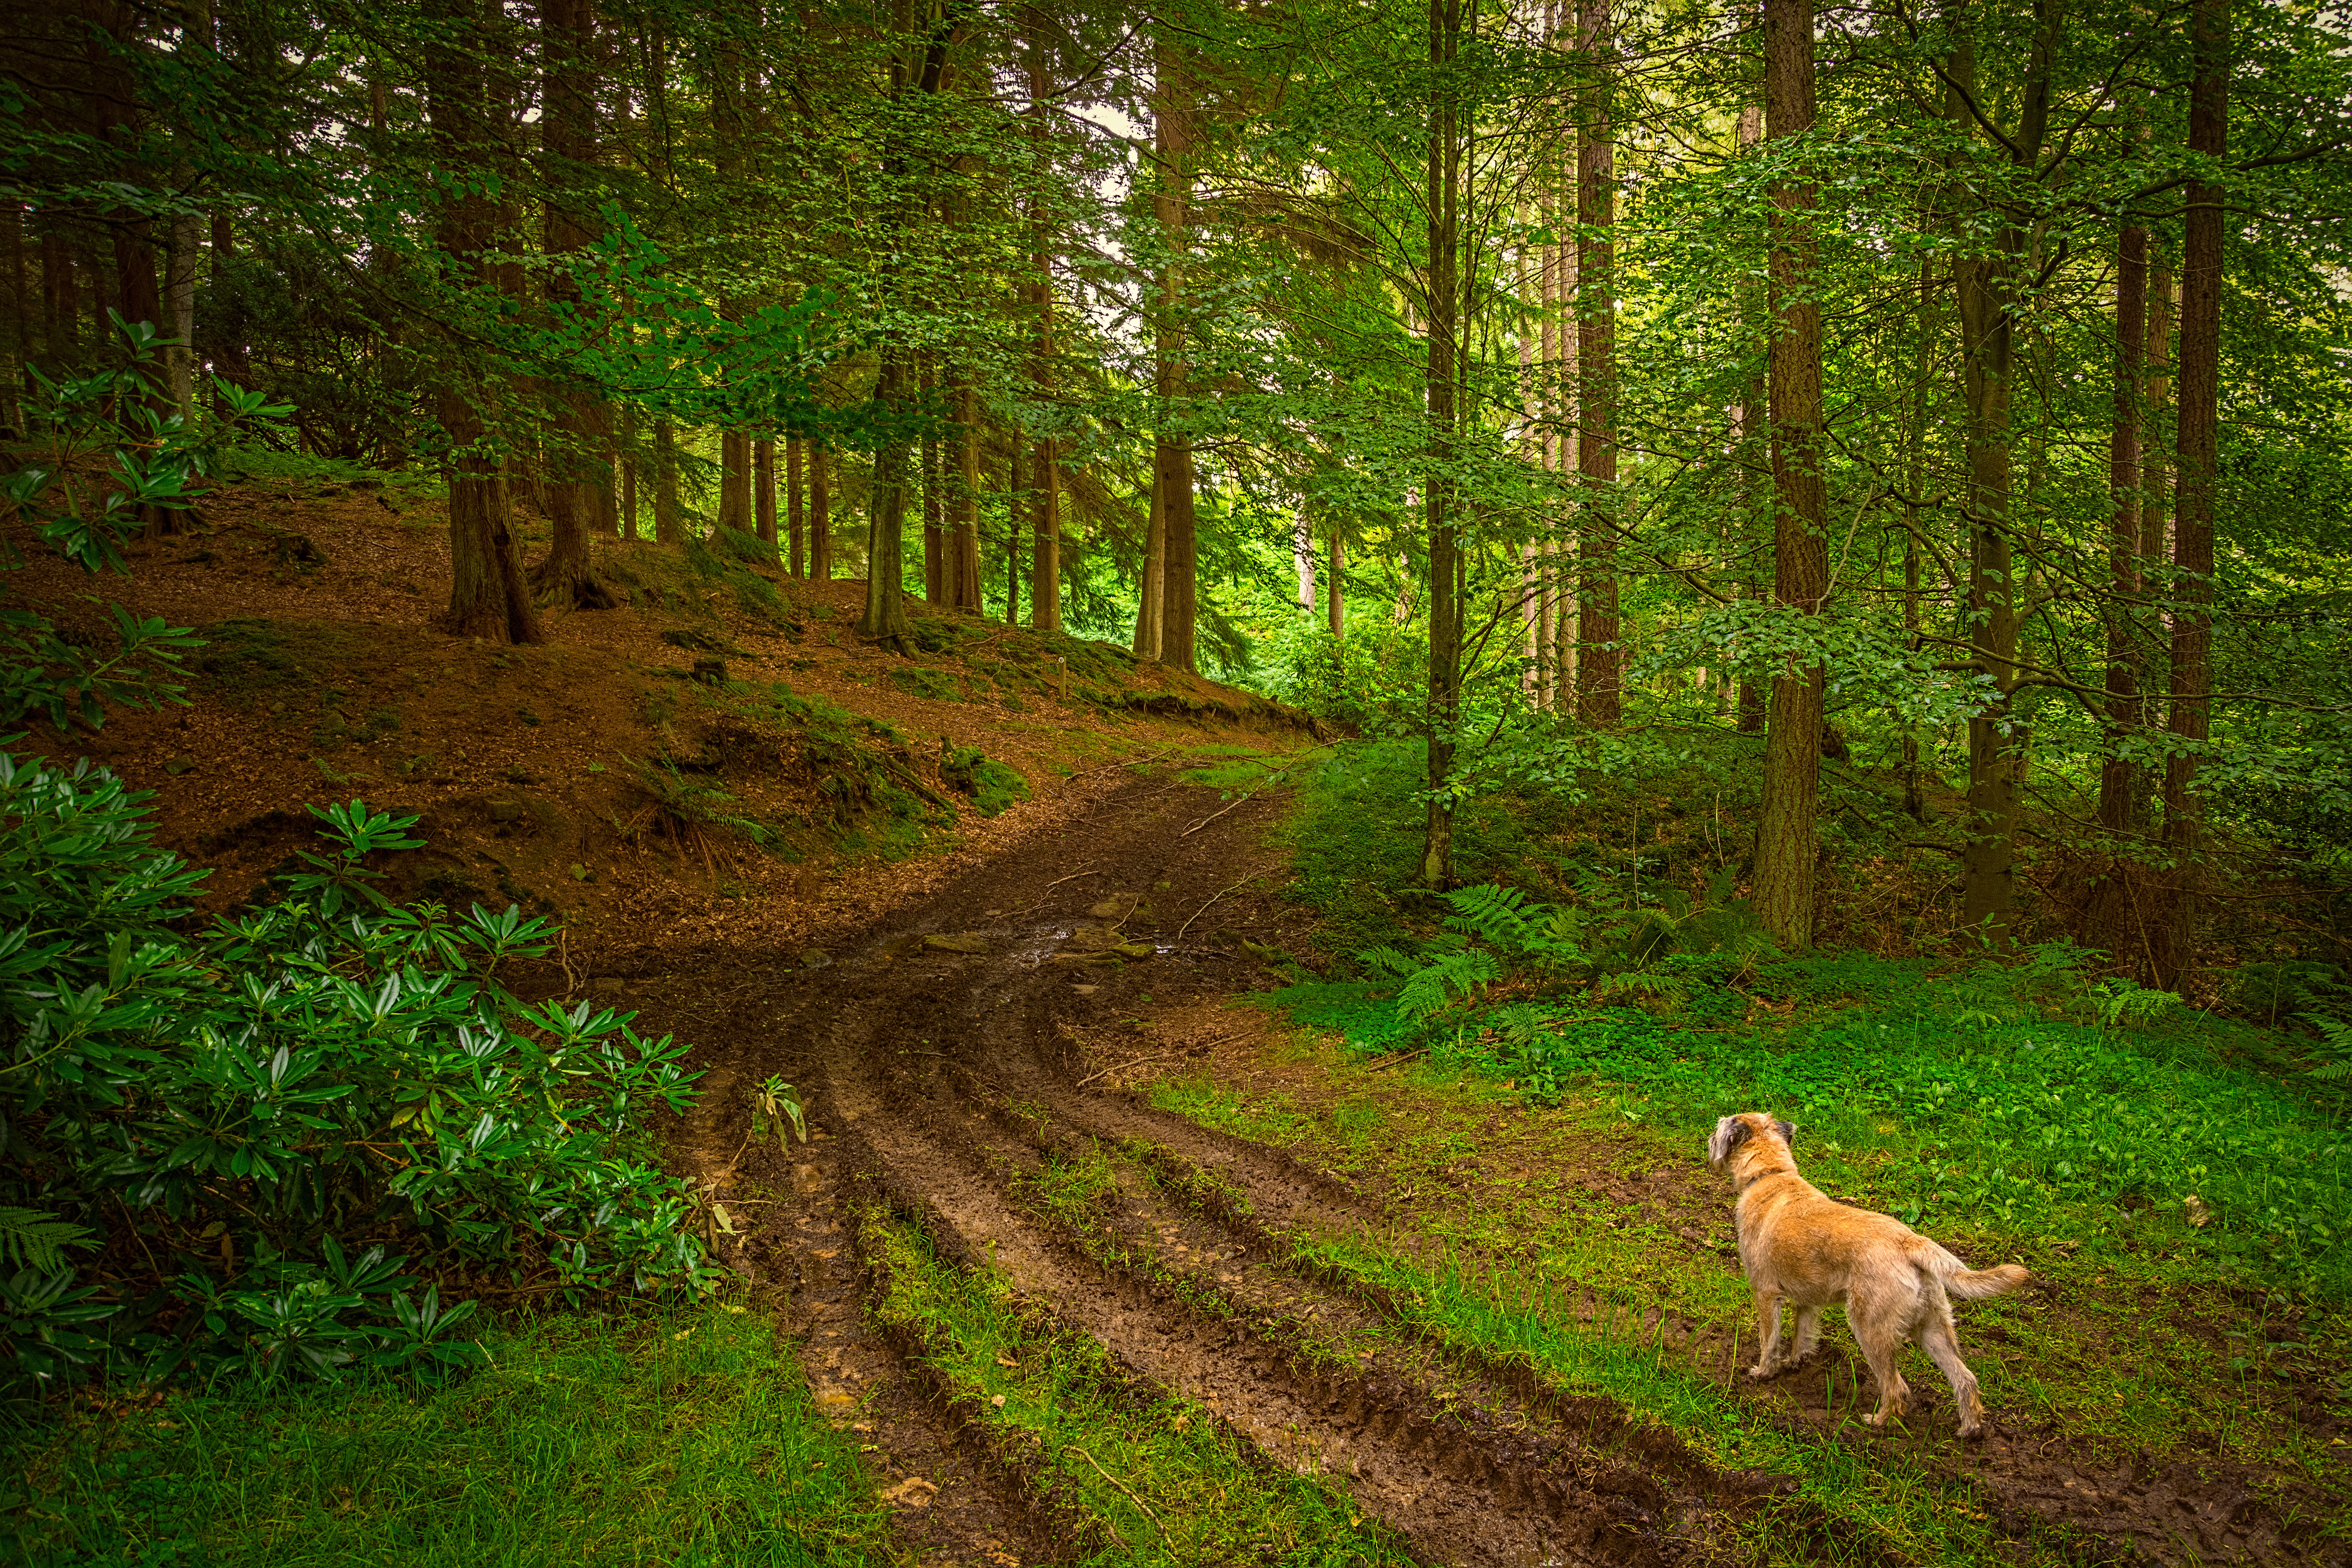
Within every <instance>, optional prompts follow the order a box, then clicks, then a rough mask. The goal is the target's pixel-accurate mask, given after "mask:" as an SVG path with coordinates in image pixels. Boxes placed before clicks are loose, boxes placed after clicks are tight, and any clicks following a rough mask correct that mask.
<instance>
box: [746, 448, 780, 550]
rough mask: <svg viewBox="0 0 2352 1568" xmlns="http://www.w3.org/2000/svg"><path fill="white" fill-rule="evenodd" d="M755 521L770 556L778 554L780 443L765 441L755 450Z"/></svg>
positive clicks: (753, 482)
mask: <svg viewBox="0 0 2352 1568" xmlns="http://www.w3.org/2000/svg"><path fill="white" fill-rule="evenodd" d="M751 521H752V523H753V525H754V526H755V527H757V528H758V530H759V533H760V542H761V543H762V544H764V545H766V546H767V547H768V553H769V554H770V555H773V554H775V552H776V443H775V442H774V441H773V440H772V439H769V438H764V437H763V438H762V439H761V440H759V441H756V442H754V443H752V446H751Z"/></svg>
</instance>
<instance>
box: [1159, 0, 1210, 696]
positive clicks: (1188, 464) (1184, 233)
mask: <svg viewBox="0 0 2352 1568" xmlns="http://www.w3.org/2000/svg"><path fill="white" fill-rule="evenodd" d="M1152 69H1153V83H1154V85H1153V88H1152V94H1151V112H1152V137H1153V142H1154V144H1155V148H1156V151H1157V152H1158V153H1159V158H1160V170H1159V173H1160V178H1159V182H1158V184H1157V186H1156V187H1155V189H1154V191H1153V195H1152V201H1151V205H1152V212H1153V216H1155V217H1156V219H1157V220H1158V223H1159V226H1160V244H1161V245H1162V247H1164V249H1165V251H1166V257H1165V259H1164V262H1163V264H1162V270H1161V273H1160V311H1159V316H1158V319H1157V320H1156V321H1154V323H1153V329H1152V335H1153V346H1152V353H1153V359H1154V363H1155V368H1156V374H1157V382H1158V385H1157V388H1156V390H1157V392H1158V394H1159V400H1160V428H1159V432H1158V435H1157V437H1156V439H1155V441H1154V446H1153V455H1152V483H1153V485H1154V487H1155V488H1156V489H1158V491H1159V501H1160V545H1161V552H1160V626H1159V631H1160V662H1161V663H1163V664H1171V665H1174V666H1175V667H1176V668H1179V669H1192V668H1195V664H1196V654H1195V652H1194V647H1193V640H1194V639H1193V626H1194V613H1195V603H1194V600H1195V595H1196V594H1197V592H1198V581H1197V572H1198V569H1199V559H1198V557H1199V549H1198V545H1197V542H1196V540H1195V539H1194V536H1193V528H1194V521H1195V512H1194V507H1193V473H1192V437H1191V435H1190V434H1188V433H1187V432H1185V431H1184V430H1183V429H1181V427H1180V426H1179V425H1178V424H1177V422H1176V420H1175V417H1174V415H1173V411H1172V406H1171V405H1173V404H1174V403H1176V402H1177V401H1178V400H1179V399H1181V397H1182V396H1183V395H1184V393H1185V388H1186V383H1187V380H1188V373H1187V367H1186V364H1185V353H1184V344H1185V325H1184V321H1183V319H1182V316H1181V305H1182V302H1183V299H1184V258H1185V255H1186V252H1187V249H1188V247H1189V246H1190V243H1191V240H1190V228H1191V224H1192V149H1193V142H1194V135H1193V125H1192V112H1193V110H1192V84H1191V79H1190V78H1189V77H1188V76H1187V75H1186V73H1185V67H1184V60H1183V56H1182V52H1181V49H1180V48H1179V47H1178V46H1177V44H1176V43H1175V41H1174V39H1173V38H1172V37H1171V36H1170V32H1169V30H1167V29H1165V28H1163V29H1161V30H1160V33H1159V35H1158V37H1157V41H1156V43H1155V46H1154V50H1153V57H1152ZM1147 570H1148V568H1147Z"/></svg>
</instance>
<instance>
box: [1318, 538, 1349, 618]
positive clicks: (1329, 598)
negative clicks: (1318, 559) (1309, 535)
mask: <svg viewBox="0 0 2352 1568" xmlns="http://www.w3.org/2000/svg"><path fill="white" fill-rule="evenodd" d="M1346 565H1347V550H1346V547H1345V546H1344V545H1343V544H1342V543H1341V542H1340V538H1339V519H1337V518H1333V519H1332V520H1331V565H1330V569H1329V570H1328V572H1326V573H1325V574H1324V577H1325V580H1326V582H1327V583H1328V587H1326V588H1325V590H1324V601H1323V602H1324V609H1325V612H1326V614H1327V615H1328V628H1329V630H1330V633H1331V635H1332V636H1333V637H1340V638H1344V637H1346V636H1347V635H1348V605H1347V598H1346V594H1347V590H1346V587H1345V585H1344V584H1343V583H1342V580H1341V575H1340V574H1341V572H1342V570H1343V569H1344V568H1345V566H1346Z"/></svg>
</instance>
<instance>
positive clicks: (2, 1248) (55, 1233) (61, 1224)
mask: <svg viewBox="0 0 2352 1568" xmlns="http://www.w3.org/2000/svg"><path fill="white" fill-rule="evenodd" d="M91 1240H92V1238H91V1236H90V1233H89V1231H87V1230H85V1229H83V1228H82V1227H81V1226H78V1225H68V1224H67V1223H66V1222H65V1221H64V1220H61V1219H59V1218H58V1217H57V1215H48V1214H42V1213H40V1212H39V1211H38V1210H37V1209H20V1208H16V1207H13V1206H9V1205H0V1268H29V1269H31V1270H32V1271H33V1272H34V1273H36V1274H54V1273H56V1272H57V1271H58V1269H60V1268H64V1267H65V1261H66V1248H67V1247H89V1245H91Z"/></svg>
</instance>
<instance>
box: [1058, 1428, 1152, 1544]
mask: <svg viewBox="0 0 2352 1568" xmlns="http://www.w3.org/2000/svg"><path fill="white" fill-rule="evenodd" d="M1068 1451H1069V1452H1070V1453H1073V1454H1076V1456H1077V1457H1078V1458H1081V1459H1084V1460H1085V1461H1086V1462H1087V1464H1089V1465H1092V1466H1093V1467H1094V1468H1095V1474H1097V1475H1098V1476H1100V1477H1101V1478H1102V1479H1105V1480H1107V1481H1108V1482H1109V1483H1110V1484H1111V1485H1113V1486H1115V1487H1117V1488H1118V1489H1119V1490H1121V1491H1123V1492H1127V1500H1128V1501H1129V1502H1131V1503H1133V1504H1134V1505H1135V1506H1136V1507H1138V1508H1139V1509H1141V1510H1143V1517H1144V1518H1146V1519H1148V1520H1150V1521H1151V1523H1152V1527H1153V1528H1154V1529H1156V1530H1158V1531H1160V1534H1162V1535H1165V1534H1167V1533H1168V1527H1167V1526H1166V1525H1164V1524H1161V1523H1160V1516H1159V1515H1158V1514H1156V1513H1154V1512H1152V1511H1151V1508H1150V1504H1148V1503H1146V1502H1145V1501H1144V1500H1142V1499H1141V1498H1139V1497H1138V1496H1136V1495H1135V1494H1134V1493H1133V1492H1132V1491H1128V1486H1127V1483H1126V1482H1125V1481H1123V1480H1120V1479H1118V1477H1117V1476H1114V1475H1112V1474H1111V1473H1110V1472H1109V1471H1108V1470H1106V1469H1104V1468H1102V1461H1101V1460H1099V1459H1097V1458H1095V1457H1094V1456H1093V1455H1092V1454H1089V1453H1087V1451H1086V1450H1085V1449H1084V1448H1081V1447H1078V1446H1077V1445H1076V1443H1072V1444H1070V1445H1068Z"/></svg>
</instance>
